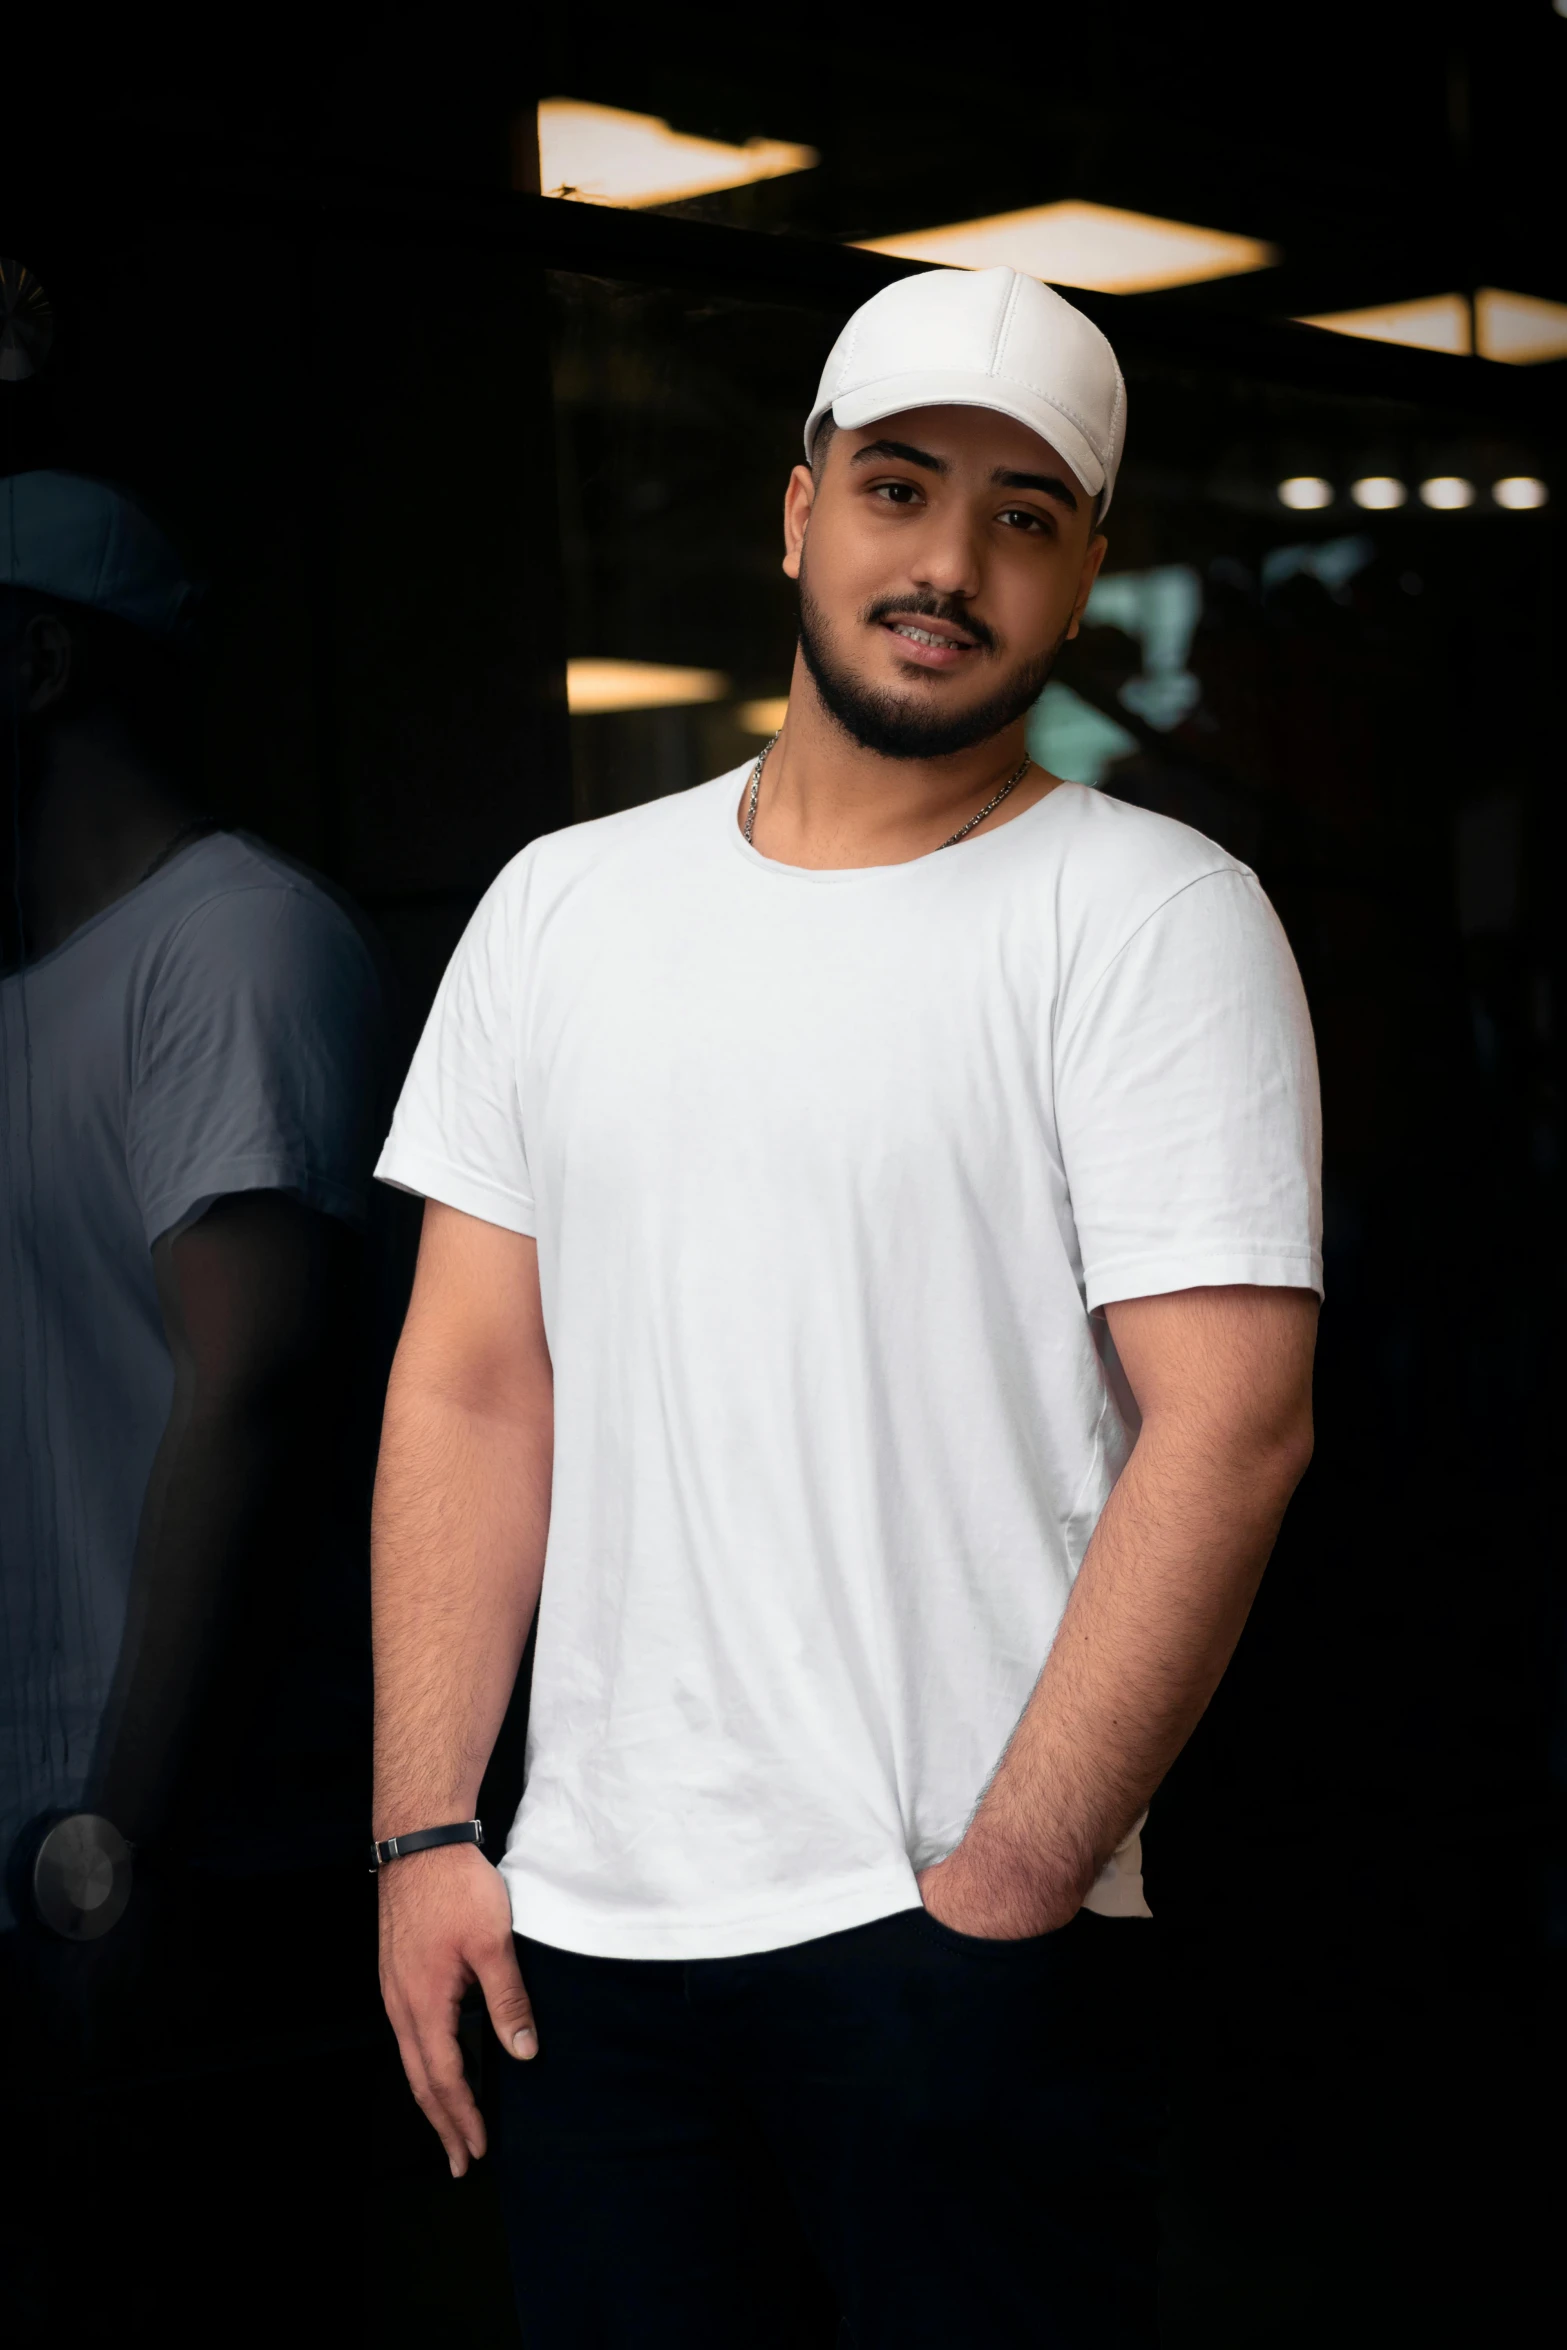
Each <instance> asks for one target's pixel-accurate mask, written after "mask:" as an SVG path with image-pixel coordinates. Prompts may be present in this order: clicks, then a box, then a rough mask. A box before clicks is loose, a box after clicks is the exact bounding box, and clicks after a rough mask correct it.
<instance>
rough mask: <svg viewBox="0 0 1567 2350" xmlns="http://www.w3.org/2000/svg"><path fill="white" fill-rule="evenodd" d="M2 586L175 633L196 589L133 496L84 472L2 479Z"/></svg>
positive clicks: (196, 597)
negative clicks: (57, 598)
mask: <svg viewBox="0 0 1567 2350" xmlns="http://www.w3.org/2000/svg"><path fill="white" fill-rule="evenodd" d="M0 586H9V587H24V588H32V589H34V590H35V592H36V593H38V594H39V595H45V596H58V597H59V599H60V601H61V602H62V603H64V604H87V605H90V606H91V607H92V608H93V609H94V610H96V611H99V612H112V613H114V614H115V615H116V617H117V618H118V619H121V620H128V621H130V622H131V623H132V625H133V626H134V627H136V628H143V629H146V630H147V631H148V633H149V634H150V635H153V636H179V635H181V634H182V633H183V632H184V630H185V629H186V628H187V627H188V625H189V623H190V621H191V619H192V618H193V616H194V613H195V610H196V607H197V604H198V603H199V601H200V590H199V589H198V588H197V587H196V585H195V584H194V583H193V581H192V580H191V578H190V576H189V573H188V572H187V570H186V568H185V565H184V564H183V563H182V562H181V560H180V558H179V556H178V555H177V554H176V553H175V551H174V549H173V547H172V546H170V544H169V542H168V540H167V539H166V538H165V537H164V535H163V533H162V531H161V530H160V529H159V528H158V526H157V524H156V523H155V522H153V521H152V520H151V518H150V517H149V516H148V515H146V514H144V513H143V512H142V509H141V508H140V506H138V505H137V504H136V502H135V500H134V499H132V498H128V497H126V496H125V495H124V494H123V492H121V491H119V490H117V489H113V488H111V486H110V485H109V483H108V482H104V481H94V480H93V479H92V478H91V476H90V475H87V474H84V473H52V472H38V473H10V474H6V475H4V476H3V477H0Z"/></svg>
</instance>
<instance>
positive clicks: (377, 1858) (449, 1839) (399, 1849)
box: [370, 1820, 484, 1874]
mask: <svg viewBox="0 0 1567 2350" xmlns="http://www.w3.org/2000/svg"><path fill="white" fill-rule="evenodd" d="M438 1844H477V1845H478V1847H479V1849H480V1851H481V1852H482V1851H483V1849H484V1829H483V1828H482V1826H481V1825H480V1823H479V1822H478V1821H477V1820H454V1821H453V1822H452V1824H451V1825H450V1826H449V1827H445V1828H414V1829H411V1830H410V1832H409V1833H408V1834H407V1835H406V1836H387V1837H385V1838H384V1839H383V1841H382V1842H381V1843H379V1844H372V1845H371V1847H370V1868H371V1872H372V1874H373V1873H374V1872H375V1870H377V1869H384V1868H385V1867H386V1865H387V1863H388V1862H389V1861H394V1860H405V1859H406V1858H407V1857H408V1855H409V1853H411V1852H432V1851H433V1850H434V1849H435V1847H436V1846H437V1845H438Z"/></svg>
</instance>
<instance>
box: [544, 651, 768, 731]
mask: <svg viewBox="0 0 1567 2350" xmlns="http://www.w3.org/2000/svg"><path fill="white" fill-rule="evenodd" d="M728 691H729V680H728V678H727V677H725V676H724V674H723V672H722V670H719V669H677V668H674V667H673V666H671V664H669V663H668V662H665V661H568V662H567V663H566V707H567V709H568V710H569V711H570V712H571V714H572V716H573V717H574V718H581V717H588V716H591V715H595V714H597V713H598V712H600V711H605V710H668V709H673V708H676V707H678V706H679V705H680V704H682V703H688V702H721V701H722V700H723V699H724V696H725V695H726V694H727V693H728Z"/></svg>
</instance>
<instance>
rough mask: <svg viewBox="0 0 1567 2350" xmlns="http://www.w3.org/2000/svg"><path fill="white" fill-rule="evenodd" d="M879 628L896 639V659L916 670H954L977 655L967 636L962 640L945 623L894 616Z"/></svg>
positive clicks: (961, 633) (975, 648) (975, 645)
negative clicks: (910, 663) (911, 664)
mask: <svg viewBox="0 0 1567 2350" xmlns="http://www.w3.org/2000/svg"><path fill="white" fill-rule="evenodd" d="M881 625H882V627H883V628H885V629H886V631H887V633H888V635H889V636H892V637H895V638H896V639H897V649H898V657H899V659H900V660H903V661H909V662H912V663H913V664H914V666H915V667H916V668H918V669H956V668H957V667H958V666H959V665H960V664H961V663H962V662H963V661H965V660H967V659H968V658H969V656H970V655H971V654H974V653H977V652H978V651H979V646H978V645H977V644H976V643H975V641H974V639H973V638H972V637H971V636H965V635H964V634H963V631H962V630H961V629H960V628H954V627H953V626H952V625H951V623H950V622H948V621H942V620H924V619H919V618H916V617H915V615H914V614H912V613H910V614H909V615H907V616H906V617H905V616H903V615H900V614H898V613H894V614H893V615H892V616H891V618H890V619H887V620H884V621H883V622H882V624H881Z"/></svg>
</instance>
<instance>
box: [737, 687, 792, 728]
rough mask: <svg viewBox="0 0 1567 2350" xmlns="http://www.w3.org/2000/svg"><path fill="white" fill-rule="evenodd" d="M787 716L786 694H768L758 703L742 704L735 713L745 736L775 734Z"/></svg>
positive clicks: (787, 701)
mask: <svg viewBox="0 0 1567 2350" xmlns="http://www.w3.org/2000/svg"><path fill="white" fill-rule="evenodd" d="M788 715H789V697H788V695H787V694H770V695H768V696H766V697H765V698H764V699H763V700H762V701H760V702H742V703H741V704H740V707H739V709H738V710H737V711H736V712H735V716H736V717H737V718H738V719H739V721H740V724H741V726H742V727H743V728H744V730H745V732H746V733H747V734H776V733H777V732H778V729H779V727H780V726H782V724H783V722H784V720H785V719H786V718H787V717H788Z"/></svg>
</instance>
